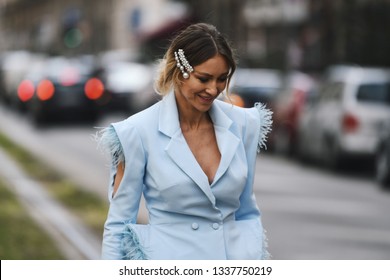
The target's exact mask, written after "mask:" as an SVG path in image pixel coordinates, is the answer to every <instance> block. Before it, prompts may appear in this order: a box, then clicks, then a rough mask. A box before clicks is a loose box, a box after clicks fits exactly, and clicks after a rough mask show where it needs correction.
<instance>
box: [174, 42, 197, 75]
mask: <svg viewBox="0 0 390 280" xmlns="http://www.w3.org/2000/svg"><path fill="white" fill-rule="evenodd" d="M175 59H176V62H177V64H176V66H177V68H179V69H180V71H181V72H182V73H183V78H184V79H188V78H189V77H190V74H189V73H191V72H193V71H194V68H192V66H191V65H190V64H189V62H188V60H187V58H186V56H185V55H184V51H183V50H182V49H178V50H177V52H175Z"/></svg>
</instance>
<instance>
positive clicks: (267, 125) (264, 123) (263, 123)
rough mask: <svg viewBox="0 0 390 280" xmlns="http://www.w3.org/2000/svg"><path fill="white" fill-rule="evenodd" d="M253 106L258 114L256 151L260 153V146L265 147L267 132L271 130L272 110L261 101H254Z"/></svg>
mask: <svg viewBox="0 0 390 280" xmlns="http://www.w3.org/2000/svg"><path fill="white" fill-rule="evenodd" d="M255 108H256V109H257V111H258V112H259V115H260V133H259V140H258V143H257V153H260V150H261V149H262V148H264V149H267V145H266V142H267V138H268V134H269V133H270V132H271V130H272V114H273V113H272V111H271V110H269V109H267V108H266V107H265V105H264V104H263V103H260V102H258V103H255Z"/></svg>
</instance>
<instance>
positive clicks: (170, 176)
mask: <svg viewBox="0 0 390 280" xmlns="http://www.w3.org/2000/svg"><path fill="white" fill-rule="evenodd" d="M209 114H210V117H211V119H212V121H213V123H214V129H215V133H216V138H217V143H218V147H219V150H220V152H221V161H220V165H219V168H218V170H217V173H216V175H215V178H214V181H213V182H212V184H211V185H210V184H209V182H208V179H207V176H206V175H205V173H204V172H203V170H202V169H201V167H200V166H199V164H198V162H197V161H196V159H195V157H194V156H193V154H192V152H191V150H190V149H189V147H188V145H187V143H186V140H185V138H184V136H183V134H182V132H181V129H180V125H179V118H178V111H177V107H176V101H175V96H174V94H173V93H170V94H168V95H167V96H166V97H164V98H163V99H162V100H161V101H159V102H158V103H156V104H155V105H153V106H151V107H149V108H148V109H146V110H144V111H142V112H140V113H138V114H135V115H133V116H131V117H129V118H128V119H126V120H124V121H121V122H118V123H113V124H111V125H110V126H109V127H107V128H105V129H104V130H103V131H102V136H101V140H100V141H101V144H102V145H104V146H105V147H107V148H108V149H109V150H110V151H111V154H112V158H113V162H112V168H111V175H110V185H109V199H110V207H109V211H108V217H107V221H106V223H105V226H104V234H103V249H102V257H103V259H171V260H173V259H185V260H188V259H200V260H206V259H220V260H223V259H266V258H268V257H269V254H268V252H267V248H266V237H265V233H264V230H263V227H262V223H261V217H260V211H259V208H258V206H257V205H256V199H255V196H254V194H253V189H252V187H253V182H254V171H255V164H256V156H257V152H258V151H259V148H260V147H262V146H263V145H264V143H265V140H266V135H267V133H268V132H269V130H270V126H271V123H272V120H271V114H272V113H271V112H270V111H269V110H267V109H265V108H264V106H262V105H261V104H257V105H256V106H255V107H254V108H251V109H243V108H239V107H236V106H233V105H231V104H228V103H225V102H222V101H219V100H216V101H214V103H213V105H212V107H211V109H210V111H209ZM119 161H124V162H125V170H124V176H123V179H122V181H121V184H120V186H119V189H118V191H117V192H116V194H115V195H114V196H113V197H112V193H113V181H114V177H115V172H116V165H117V163H118V162H119ZM142 194H143V195H144V197H145V202H146V207H147V210H148V212H149V223H148V224H147V225H143V224H136V218H137V214H138V209H139V203H140V199H141V196H142Z"/></svg>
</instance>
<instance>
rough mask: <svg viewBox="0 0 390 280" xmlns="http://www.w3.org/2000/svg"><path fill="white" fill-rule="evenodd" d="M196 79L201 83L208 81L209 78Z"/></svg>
mask: <svg viewBox="0 0 390 280" xmlns="http://www.w3.org/2000/svg"><path fill="white" fill-rule="evenodd" d="M198 79H199V81H200V82H201V83H207V82H208V81H209V78H202V77H199V78H198Z"/></svg>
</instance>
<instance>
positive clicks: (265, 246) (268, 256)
mask: <svg viewBox="0 0 390 280" xmlns="http://www.w3.org/2000/svg"><path fill="white" fill-rule="evenodd" d="M271 257H272V256H271V254H270V253H269V252H268V238H267V231H266V230H265V229H263V250H262V254H261V259H262V260H269V259H271Z"/></svg>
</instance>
